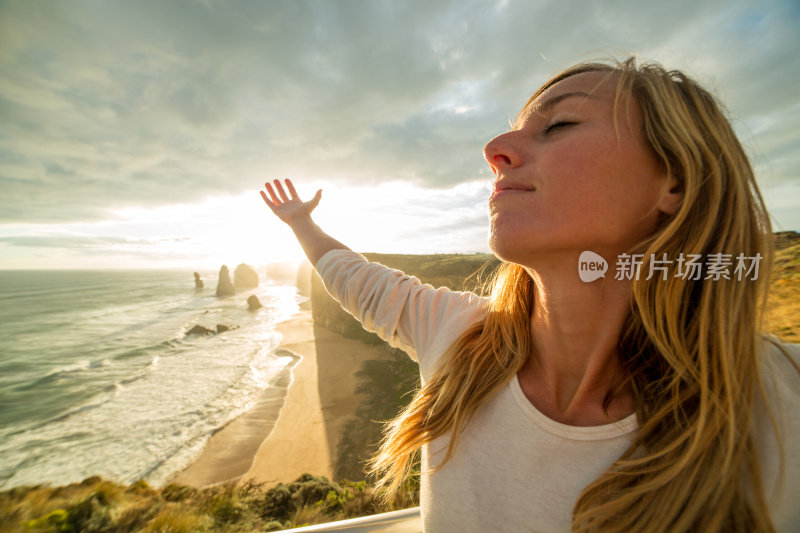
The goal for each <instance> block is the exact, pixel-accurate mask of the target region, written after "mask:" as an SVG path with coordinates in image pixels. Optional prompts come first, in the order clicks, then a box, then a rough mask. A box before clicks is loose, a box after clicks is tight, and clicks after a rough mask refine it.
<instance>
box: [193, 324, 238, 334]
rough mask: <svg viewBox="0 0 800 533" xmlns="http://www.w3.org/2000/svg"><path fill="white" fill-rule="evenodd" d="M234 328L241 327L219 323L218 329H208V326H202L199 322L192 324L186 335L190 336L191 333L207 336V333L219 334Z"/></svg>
mask: <svg viewBox="0 0 800 533" xmlns="http://www.w3.org/2000/svg"><path fill="white" fill-rule="evenodd" d="M232 329H239V326H227V325H225V324H217V329H216V330H213V329H208V328H207V327H205V326H201V325H199V324H198V325H196V326H192V327H191V328H190V329H189V331H187V332H186V335H187V336H189V335H202V336H205V335H217V334H219V333H224V332H226V331H230V330H232Z"/></svg>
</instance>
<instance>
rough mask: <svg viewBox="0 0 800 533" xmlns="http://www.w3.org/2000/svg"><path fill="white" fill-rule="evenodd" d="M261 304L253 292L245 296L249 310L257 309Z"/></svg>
mask: <svg viewBox="0 0 800 533" xmlns="http://www.w3.org/2000/svg"><path fill="white" fill-rule="evenodd" d="M262 307H263V306H262V305H261V301H259V299H258V296H256V295H255V294H251V295H250V296H248V297H247V308H248V309H249V310H250V311H257V310H258V309H261V308H262Z"/></svg>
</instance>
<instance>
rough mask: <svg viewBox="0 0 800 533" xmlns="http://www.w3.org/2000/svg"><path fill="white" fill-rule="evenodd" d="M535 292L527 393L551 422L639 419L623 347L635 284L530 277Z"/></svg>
mask: <svg viewBox="0 0 800 533" xmlns="http://www.w3.org/2000/svg"><path fill="white" fill-rule="evenodd" d="M528 272H529V274H530V275H531V277H532V279H533V282H534V286H535V294H536V295H535V304H534V310H533V314H532V316H531V331H532V341H533V353H532V354H531V356H530V357H529V359H528V361H527V363H526V364H525V365H524V367H523V368H522V370H520V372H519V381H520V385H521V386H522V390H523V392H524V393H525V395H526V396H527V397H528V399H529V400H530V401H531V402H532V403H533V404H534V405H535V406H536V407H537V409H539V411H541V412H542V413H544V414H545V415H547V416H548V417H550V418H552V419H554V420H556V421H559V422H563V423H565V424H570V425H576V426H593V425H601V424H606V423H610V422H613V421H615V420H619V419H621V418H624V417H625V416H627V415H629V414H630V413H631V412H633V401H632V396H631V393H630V391H629V390H627V391H626V390H623V391H621V392H619V391H616V392H619V393H618V394H614V395H613V396H612V399H611V403H610V404H609V405H608V406H606V407H607V409H606V407H604V405H605V402H606V398H608V397H609V395H610V394H611V393H612V391H614V389H615V388H617V387H618V385H619V384H620V383H621V382H622V381H623V380H624V377H625V373H624V371H623V368H622V365H621V363H620V358H619V354H618V352H617V346H618V343H619V338H620V335H621V333H622V328H623V326H624V324H625V320H626V319H627V317H628V314H629V313H630V290H631V286H630V282H621V281H617V280H615V279H613V276H608V277H606V278H601V279H598V280H596V281H593V282H590V283H585V282H583V281H581V280H580V279H579V278H578V276H577V274H576V272H575V269H565V268H563V266H562V267H561V268H552V269H537V270H533V269H530V268H529V269H528Z"/></svg>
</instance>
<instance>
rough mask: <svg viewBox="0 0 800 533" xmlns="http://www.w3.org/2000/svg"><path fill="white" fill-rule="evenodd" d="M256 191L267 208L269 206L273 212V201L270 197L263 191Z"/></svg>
mask: <svg viewBox="0 0 800 533" xmlns="http://www.w3.org/2000/svg"><path fill="white" fill-rule="evenodd" d="M258 192H259V194H261V199H262V200H264V203H265V204H267V206H269V208H270V209H271V210H272V212H273V213H274V212H275V204H273V203H272V202H271V201H270V199H269V198H267V194H266V193H265V192H264V191H258Z"/></svg>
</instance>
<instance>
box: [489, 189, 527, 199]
mask: <svg viewBox="0 0 800 533" xmlns="http://www.w3.org/2000/svg"><path fill="white" fill-rule="evenodd" d="M535 191H536V189H533V188H530V187H496V188H495V190H494V192H493V193H492V196H491V198H490V199H491V200H493V199H495V198H499V197H501V196H513V195H517V194H520V193H526V192H535Z"/></svg>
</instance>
